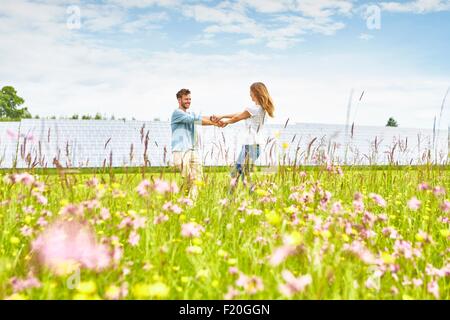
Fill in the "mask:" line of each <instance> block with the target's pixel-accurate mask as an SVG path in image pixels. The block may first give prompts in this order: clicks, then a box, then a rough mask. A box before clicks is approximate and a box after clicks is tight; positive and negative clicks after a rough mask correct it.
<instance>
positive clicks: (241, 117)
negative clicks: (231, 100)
mask: <svg viewBox="0 0 450 320" xmlns="http://www.w3.org/2000/svg"><path fill="white" fill-rule="evenodd" d="M250 117H251V114H250V113H249V112H248V111H247V110H245V111H243V112H239V113H235V114H234V115H232V117H230V118H229V119H228V120H225V121H223V123H226V124H232V123H236V122H239V121H241V120H245V119H248V118H250Z"/></svg>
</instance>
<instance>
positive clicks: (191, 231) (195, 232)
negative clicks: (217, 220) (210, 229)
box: [181, 222, 205, 238]
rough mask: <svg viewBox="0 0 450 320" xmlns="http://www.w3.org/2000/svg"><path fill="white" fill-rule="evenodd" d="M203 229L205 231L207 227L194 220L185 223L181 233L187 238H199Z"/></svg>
mask: <svg viewBox="0 0 450 320" xmlns="http://www.w3.org/2000/svg"><path fill="white" fill-rule="evenodd" d="M203 231H205V228H203V227H202V226H201V225H199V224H197V223H194V222H189V223H185V224H183V225H182V226H181V235H182V236H183V237H186V238H198V237H200V234H201V232H203Z"/></svg>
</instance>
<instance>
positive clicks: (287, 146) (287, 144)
mask: <svg viewBox="0 0 450 320" xmlns="http://www.w3.org/2000/svg"><path fill="white" fill-rule="evenodd" d="M281 147H282V148H283V150H286V149H287V148H289V143H287V142H283V144H282V145H281Z"/></svg>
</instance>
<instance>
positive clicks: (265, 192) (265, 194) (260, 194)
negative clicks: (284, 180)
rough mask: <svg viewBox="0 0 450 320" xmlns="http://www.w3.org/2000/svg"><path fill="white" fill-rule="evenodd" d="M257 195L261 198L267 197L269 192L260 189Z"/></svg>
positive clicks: (257, 190) (256, 191)
mask: <svg viewBox="0 0 450 320" xmlns="http://www.w3.org/2000/svg"><path fill="white" fill-rule="evenodd" d="M255 193H256V195H257V196H259V197H265V196H267V194H268V192H267V191H266V190H263V189H259V188H258V189H256V190H255Z"/></svg>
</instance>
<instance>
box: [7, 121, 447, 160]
mask: <svg viewBox="0 0 450 320" xmlns="http://www.w3.org/2000/svg"><path fill="white" fill-rule="evenodd" d="M243 128H244V127H243V124H235V125H230V126H228V127H226V128H223V129H221V128H217V127H201V126H197V130H199V132H198V133H199V135H198V136H199V145H200V150H201V156H202V159H203V163H204V165H206V166H214V165H229V164H232V163H234V161H235V160H236V158H237V156H238V154H239V151H240V148H241V145H242V142H243V141H242V138H243V135H242V132H243ZM261 135H262V136H263V138H264V141H265V143H264V144H263V145H262V146H261V148H262V154H261V156H260V158H259V159H258V161H257V164H259V165H278V164H294V163H296V164H305V165H306V164H308V165H310V164H313V165H314V164H317V163H321V162H323V161H327V160H329V161H330V160H332V161H333V162H335V163H339V164H360V165H362V164H387V163H398V164H421V163H425V162H427V161H429V162H434V163H440V164H446V163H448V156H449V152H448V151H449V133H448V131H447V130H440V131H436V132H433V130H427V129H404V128H390V127H371V126H355V127H353V128H346V127H345V126H343V125H330V124H306V123H296V124H287V125H286V126H285V125H279V124H267V125H266V126H265V127H264V129H263V130H262V132H261ZM170 140H171V130H170V123H168V122H159V121H121V120H47V119H26V120H22V121H21V122H0V167H2V168H11V167H17V168H29V167H48V168H52V167H56V166H62V167H102V166H112V167H124V166H129V167H133V166H142V165H144V164H145V165H147V166H167V165H170V164H171V160H172V159H171V141H170Z"/></svg>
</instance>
